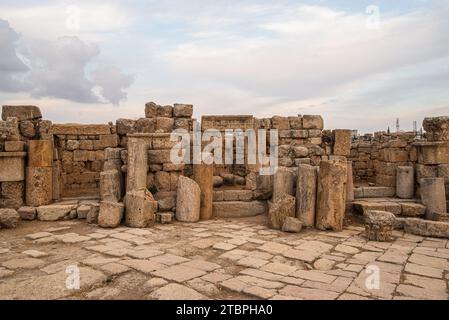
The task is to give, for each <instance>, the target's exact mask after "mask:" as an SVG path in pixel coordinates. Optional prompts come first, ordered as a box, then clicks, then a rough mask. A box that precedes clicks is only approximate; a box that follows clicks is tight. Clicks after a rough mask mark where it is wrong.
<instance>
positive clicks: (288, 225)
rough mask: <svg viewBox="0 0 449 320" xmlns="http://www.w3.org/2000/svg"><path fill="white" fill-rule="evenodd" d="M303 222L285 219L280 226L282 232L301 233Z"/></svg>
mask: <svg viewBox="0 0 449 320" xmlns="http://www.w3.org/2000/svg"><path fill="white" fill-rule="evenodd" d="M302 226H303V222H302V221H301V220H299V219H297V218H293V217H287V218H286V219H285V220H284V224H283V225H282V231H284V232H292V233H299V232H301V229H302Z"/></svg>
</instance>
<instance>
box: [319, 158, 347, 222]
mask: <svg viewBox="0 0 449 320" xmlns="http://www.w3.org/2000/svg"><path fill="white" fill-rule="evenodd" d="M346 170H347V165H346V162H343V161H331V160H328V161H321V164H320V172H319V175H318V200H317V213H316V227H317V228H318V229H321V230H326V229H332V230H334V231H341V230H342V229H343V219H344V215H345V210H346V181H347V172H346Z"/></svg>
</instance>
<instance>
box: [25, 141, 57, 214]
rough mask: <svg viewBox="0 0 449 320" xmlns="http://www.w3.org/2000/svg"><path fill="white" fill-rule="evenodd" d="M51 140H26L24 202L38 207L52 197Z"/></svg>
mask: <svg viewBox="0 0 449 320" xmlns="http://www.w3.org/2000/svg"><path fill="white" fill-rule="evenodd" d="M52 165H53V141H51V140H30V141H28V167H27V170H26V191H25V194H26V196H25V197H26V203H27V205H28V206H32V207H39V206H43V205H47V204H50V203H51V201H52V199H53V172H52Z"/></svg>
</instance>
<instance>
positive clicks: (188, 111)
mask: <svg viewBox="0 0 449 320" xmlns="http://www.w3.org/2000/svg"><path fill="white" fill-rule="evenodd" d="M173 115H174V116H175V117H177V118H190V117H191V116H192V115H193V105H191V104H179V103H175V105H174V108H173Z"/></svg>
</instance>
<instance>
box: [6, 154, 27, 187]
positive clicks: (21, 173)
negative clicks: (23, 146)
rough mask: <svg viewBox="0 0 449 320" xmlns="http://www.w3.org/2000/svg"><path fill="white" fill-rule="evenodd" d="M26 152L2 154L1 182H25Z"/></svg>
mask: <svg viewBox="0 0 449 320" xmlns="http://www.w3.org/2000/svg"><path fill="white" fill-rule="evenodd" d="M25 156H26V153H25V152H0V182H13V181H23V180H25Z"/></svg>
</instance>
